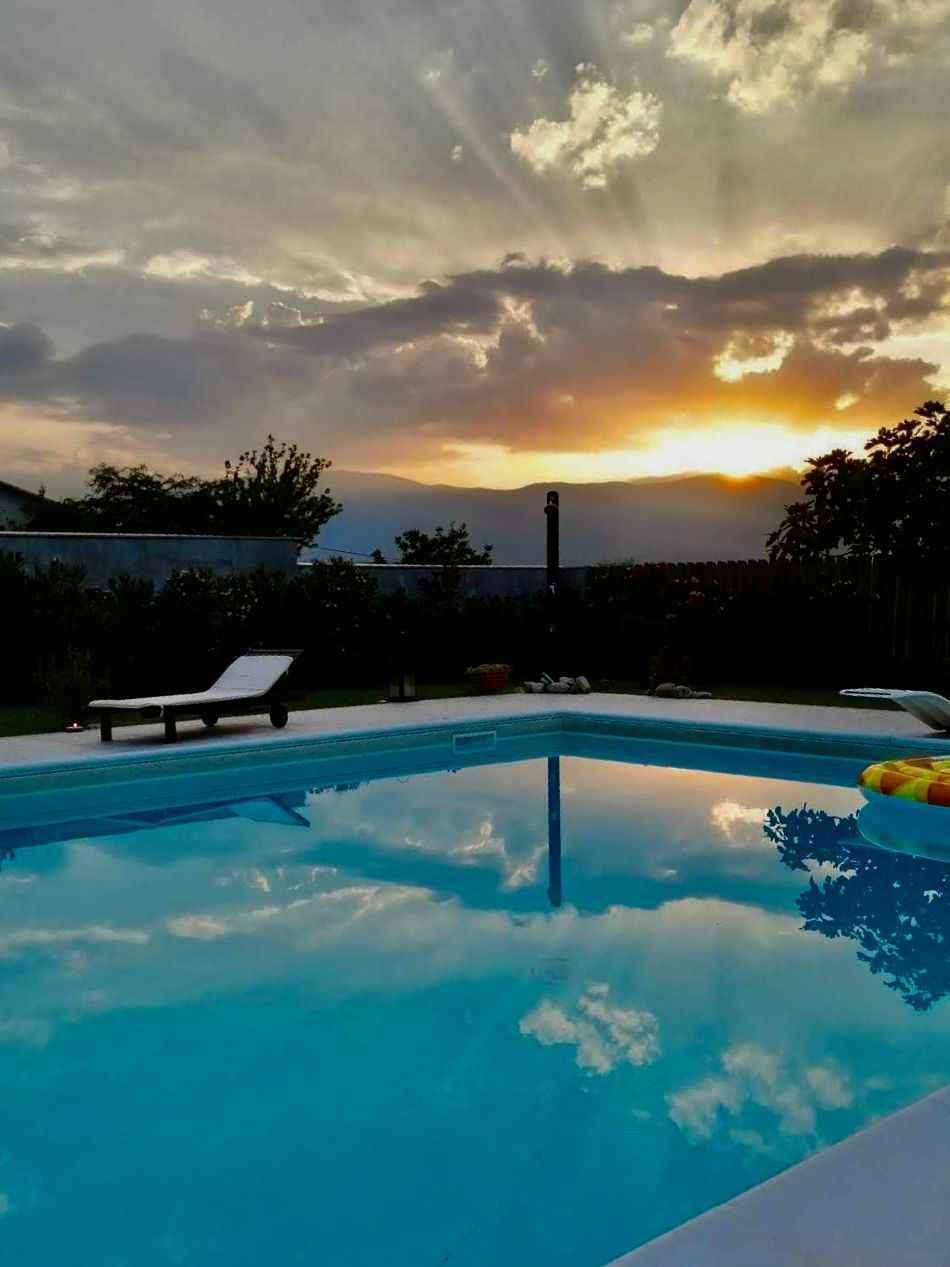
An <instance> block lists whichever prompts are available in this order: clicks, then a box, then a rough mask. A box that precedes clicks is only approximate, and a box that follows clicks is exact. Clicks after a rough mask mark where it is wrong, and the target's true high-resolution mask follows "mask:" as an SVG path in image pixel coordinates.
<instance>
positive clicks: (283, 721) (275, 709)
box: [270, 704, 290, 730]
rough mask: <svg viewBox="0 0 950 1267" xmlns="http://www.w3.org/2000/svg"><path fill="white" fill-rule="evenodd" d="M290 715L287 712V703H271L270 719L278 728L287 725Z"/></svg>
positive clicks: (280, 728) (281, 728)
mask: <svg viewBox="0 0 950 1267" xmlns="http://www.w3.org/2000/svg"><path fill="white" fill-rule="evenodd" d="M289 716H290V714H289V713H288V712H287V705H286V704H271V706H270V721H271V725H272V726H274V727H276V728H277V730H283V729H284V727H285V726H286V725H287V718H288V717H289Z"/></svg>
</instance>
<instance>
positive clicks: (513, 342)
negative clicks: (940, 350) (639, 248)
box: [0, 247, 950, 467]
mask: <svg viewBox="0 0 950 1267" xmlns="http://www.w3.org/2000/svg"><path fill="white" fill-rule="evenodd" d="M948 311H950V253H947V252H944V253H940V252H927V251H922V250H917V249H911V248H897V247H895V248H891V249H889V250H887V251H883V252H880V253H877V254H853V255H837V256H833V255H824V256H821V255H797V256H789V257H784V258H779V259H775V260H771V261H769V262H768V263H765V264H761V265H757V266H754V267H750V268H744V269H738V270H733V271H731V272H726V273H723V274H720V275H718V276H706V277H703V276H700V277H687V276H682V275H679V274H675V273H670V272H665V271H664V270H662V269H659V268H656V267H633V268H623V269H613V268H608V267H606V266H604V265H602V264H597V263H590V262H581V263H577V264H568V263H561V262H558V263H554V262H546V261H539V262H531V261H528V260H525V259H524V258H522V257H518V256H514V257H512V258H510V259H509V260H508V261H506V262H505V263H504V264H502V265H501V266H500V267H498V268H495V269H480V270H473V271H469V272H467V273H462V274H457V275H455V276H451V277H449V278H447V279H446V280H444V281H441V282H436V281H427V282H424V283H422V284H421V285H420V286H419V287H418V288H417V289H416V291H415V293H413V294H412V295H410V296H408V297H403V298H397V299H391V300H388V301H384V302H378V303H367V304H364V305H362V306H360V307H358V308H350V309H346V310H342V311H341V310H335V311H334V310H329V311H326V312H325V313H324V314H323V315H322V316H320V317H317V318H314V316H313V315H312V314H307V313H305V312H304V311H303V309H302V308H300V307H297V306H296V305H292V304H284V303H280V302H278V301H273V302H269V303H263V304H261V305H260V306H258V304H257V303H256V301H245V302H243V303H239V304H236V305H233V306H232V307H231V308H230V310H227V311H226V312H225V315H224V316H222V317H214V316H213V315H211V314H210V313H208V314H205V315H204V316H203V317H202V319H201V322H200V323H199V326H200V328H198V329H197V330H195V331H194V333H193V334H191V335H189V336H183V337H178V338H169V337H160V336H156V335H150V334H145V333H138V334H128V335H125V336H123V337H122V338H118V339H111V340H104V341H101V342H96V343H93V344H91V345H89V346H88V347H84V348H82V349H81V350H79V351H78V352H76V353H75V354H73V355H71V356H66V357H59V356H57V355H56V354H55V349H54V348H53V345H52V342H51V340H50V339H49V337H48V336H47V334H46V333H45V332H44V330H43V329H42V328H41V327H39V326H38V325H36V324H35V323H29V322H20V323H9V324H6V325H3V326H0V402H3V401H6V402H8V403H18V404H19V405H20V406H21V407H22V408H24V409H25V408H27V407H29V408H31V409H33V410H34V412H38V413H43V414H44V415H45V416H46V417H47V418H49V419H53V418H55V419H57V420H59V421H60V422H62V423H67V422H68V423H73V424H75V423H79V422H82V423H95V424H97V425H104V426H109V427H114V428H121V429H122V430H123V432H124V434H125V435H134V434H135V433H138V434H139V435H140V437H141V438H140V441H139V442H140V443H141V444H142V446H143V449H145V448H149V449H154V448H155V447H156V442H157V438H158V436H159V434H162V435H165V436H166V437H167V441H166V440H162V441H161V444H162V446H164V445H166V443H167V444H168V445H169V446H170V447H171V448H172V449H173V451H174V452H176V454H179V455H180V456H179V458H178V459H177V460H178V461H179V462H181V461H184V460H186V459H188V458H189V455H191V457H190V460H191V461H196V460H201V461H208V462H211V461H214V462H220V458H221V453H222V451H231V450H232V449H233V448H235V447H236V445H237V444H239V443H241V442H243V441H244V440H248V441H252V440H254V439H256V438H259V435H260V430H261V423H260V419H261V417H266V418H267V419H268V425H269V427H271V428H273V429H275V430H277V431H279V432H280V433H281V434H284V435H287V436H288V438H297V439H300V440H303V441H305V442H306V443H307V445H308V447H312V448H318V449H319V450H320V451H323V452H326V453H328V454H329V455H330V456H332V457H334V458H335V459H336V461H337V463H338V464H341V463H343V462H350V463H356V464H358V465H359V464H365V463H366V462H367V461H371V462H372V464H373V465H377V466H378V465H380V464H382V463H384V462H386V463H389V464H397V463H398V464H399V465H401V466H403V467H405V463H406V462H407V461H408V460H410V459H411V456H412V454H413V453H415V454H416V456H417V457H418V452H419V450H418V445H419V444H420V443H421V442H422V441H423V440H424V444H425V449H426V457H427V459H428V460H430V461H434V460H436V459H441V458H443V457H445V456H446V455H448V454H450V453H452V452H453V451H457V450H459V449H460V447H461V448H462V449H464V447H465V446H468V450H469V451H472V452H476V451H478V449H479V446H481V447H482V448H484V447H485V446H490V445H496V446H502V448H503V449H504V450H506V451H513V452H518V453H533V452H539V451H551V450H554V451H559V452H564V453H569V452H576V453H585V452H596V451H598V450H604V449H606V450H608V451H623V450H628V449H631V448H637V447H638V446H647V447H649V446H655V445H656V444H658V443H660V440H661V439H662V442H663V443H664V444H667V445H669V446H672V449H671V452H672V450H673V449H676V448H677V445H679V447H680V448H683V447H684V446H685V449H684V452H685V453H686V460H688V451H689V447H690V443H691V441H690V440H689V436H690V434H691V432H693V431H695V429H696V428H699V427H702V426H708V425H719V426H720V427H726V426H728V427H730V428H733V429H735V428H739V429H740V430H741V429H742V428H745V429H748V430H749V431H750V433H752V432H754V431H755V429H756V428H758V429H759V430H760V431H761V433H762V435H763V437H764V436H765V435H766V434H767V432H768V429H769V428H772V429H773V430H774V429H775V428H784V429H785V431H788V432H789V433H790V435H788V436H785V439H786V440H789V439H791V440H794V434H795V433H801V434H803V435H804V434H806V433H807V434H808V435H810V436H812V437H814V443H816V444H817V443H821V444H824V443H825V442H826V440H828V439H831V440H833V439H834V433H833V428H834V426H836V425H837V426H838V427H839V429H840V427H841V426H842V424H843V423H844V422H845V419H844V418H843V417H842V414H841V410H840V409H839V408H837V407H836V405H837V402H840V401H841V400H842V399H843V398H846V399H851V398H852V397H853V398H854V399H853V401H852V403H851V404H850V405H849V406H848V409H847V414H846V419H847V423H846V428H847V432H848V435H849V437H854V442H855V443H857V442H858V441H859V440H860V437H861V435H862V434H870V433H871V432H873V431H875V430H876V429H877V428H878V427H879V426H880V425H882V424H883V423H886V422H892V421H896V420H897V419H898V418H900V417H902V416H905V415H906V414H907V412H908V411H909V410H910V409H911V408H913V406H914V405H915V404H916V403H919V401H920V400H923V399H925V398H927V397H928V396H932V395H933V394H934V390H935V383H934V380H935V378H936V376H937V374H938V370H937V367H936V365H935V364H932V363H929V362H927V361H925V360H922V359H920V358H919V357H914V356H897V355H889V354H888V349H889V347H890V346H891V345H892V344H893V341H894V340H895V339H897V338H900V339H906V338H907V337H909V335H910V334H911V333H912V332H913V331H915V330H919V329H931V328H934V327H936V326H939V325H940V323H941V322H944V321H945V319H946V315H947V313H948ZM579 418H582V419H583V422H584V425H583V426H579V425H578V419H579ZM839 420H840V421H839ZM49 425H52V424H51V423H50V424H49ZM829 428H831V429H832V430H831V431H830V432H829V434H828V436H826V435H825V432H826V431H827V430H828V429H829ZM737 434H738V433H737ZM783 435H784V432H783ZM663 437H665V438H663ZM114 438H115V440H116V441H117V442H122V443H124V440H122V437H121V436H119V435H118V434H117V433H116V434H115V436H114ZM681 441H682V443H681ZM849 442H850V441H849ZM783 443H784V441H783Z"/></svg>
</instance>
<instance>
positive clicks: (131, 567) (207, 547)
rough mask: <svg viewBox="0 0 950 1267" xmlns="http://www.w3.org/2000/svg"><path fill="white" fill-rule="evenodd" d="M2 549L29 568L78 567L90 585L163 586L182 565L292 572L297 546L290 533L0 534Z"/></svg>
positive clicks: (217, 571) (226, 571) (225, 572)
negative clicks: (117, 581) (125, 580)
mask: <svg viewBox="0 0 950 1267" xmlns="http://www.w3.org/2000/svg"><path fill="white" fill-rule="evenodd" d="M0 550H9V551H11V552H13V553H16V554H19V555H20V557H21V558H22V559H23V561H24V562H25V563H26V564H27V566H28V567H30V568H38V567H39V568H45V567H48V566H49V565H50V564H51V563H54V562H57V563H65V564H68V565H71V566H79V567H81V568H82V569H83V571H84V572H85V578H86V582H87V584H89V585H107V584H108V582H109V581H111V580H112V579H113V577H118V576H134V577H137V578H139V579H141V580H147V581H156V582H158V583H159V584H161V583H162V582H163V581H166V580H167V579H168V577H169V576H171V574H172V573H173V572H176V571H179V570H181V569H185V568H187V569H191V570H195V569H204V570H207V571H209V572H212V573H213V574H214V575H215V576H239V575H241V574H242V573H245V572H253V571H254V570H255V569H256V568H268V569H269V570H271V571H274V572H291V571H293V569H294V568H295V566H296V562H297V544H296V542H294V541H291V540H290V539H289V538H287V537H189V536H178V535H172V534H169V535H167V536H164V535H163V536H157V535H144V534H143V535H139V534H134V535H133V534H125V533H86V532H0Z"/></svg>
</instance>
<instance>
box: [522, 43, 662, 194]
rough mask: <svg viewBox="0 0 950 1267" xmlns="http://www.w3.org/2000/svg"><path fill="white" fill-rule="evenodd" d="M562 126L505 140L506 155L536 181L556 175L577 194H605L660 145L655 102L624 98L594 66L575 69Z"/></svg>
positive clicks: (541, 126) (551, 124)
mask: <svg viewBox="0 0 950 1267" xmlns="http://www.w3.org/2000/svg"><path fill="white" fill-rule="evenodd" d="M577 73H578V78H577V80H576V82H575V84H574V87H573V88H572V89H571V92H570V94H569V96H568V99H567V109H568V115H569V117H568V118H567V119H565V120H555V119H535V120H534V122H533V123H530V124H529V125H528V126H527V127H526V128H522V129H519V128H516V129H515V130H514V131H513V132H512V133H511V136H510V144H511V152H512V153H513V154H514V155H515V156H516V157H517V158H519V159H521V160H522V161H523V162H525V163H527V164H528V166H529V167H531V168H532V169H533V170H534V171H535V172H537V173H538V174H539V175H544V174H546V173H548V172H552V171H554V172H561V173H564V174H568V175H570V176H572V177H574V178H575V179H576V180H578V181H579V182H580V185H581V187H582V188H583V189H605V188H606V187H607V185H608V184H609V182H610V179H611V177H612V176H613V175H614V174H615V173H616V172H617V171H618V170H619V169H620V168H622V167H623V166H625V165H626V164H627V163H629V162H630V161H631V160H633V159H636V158H642V157H643V156H645V155H647V154H652V153H653V151H654V150H655V149H656V147H657V145H658V144H659V139H660V113H661V106H660V102H659V101H658V100H657V99H656V97H654V96H653V95H652V94H651V93H649V92H642V91H641V90H640V89H635V90H634V91H633V92H631V93H629V94H626V95H625V94H624V93H622V92H621V91H620V89H619V88H618V87H617V86H616V85H615V84H612V83H610V82H609V81H608V80H607V79H605V78H603V77H602V76H600V75H599V72H598V71H597V68H596V67H594V66H587V65H581V66H578V68H577Z"/></svg>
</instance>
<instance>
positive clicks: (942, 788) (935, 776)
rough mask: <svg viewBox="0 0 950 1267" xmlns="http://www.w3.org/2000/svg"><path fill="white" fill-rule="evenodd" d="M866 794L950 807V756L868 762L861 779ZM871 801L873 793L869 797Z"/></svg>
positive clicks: (861, 785) (860, 783)
mask: <svg viewBox="0 0 950 1267" xmlns="http://www.w3.org/2000/svg"><path fill="white" fill-rule="evenodd" d="M858 786H859V787H860V788H861V790H862V791H863V792H864V793H865V794H868V793H871V794H873V793H877V794H878V795H880V796H888V797H894V798H895V799H897V800H901V801H916V802H918V803H919V804H922V805H940V806H945V807H947V808H948V809H950V757H903V758H901V759H899V760H897V761H878V762H877V763H876V764H875V765H869V766H868V768H867V769H866V770H865V771H864V772H863V773H862V775H861V777H860V779H859V780H858ZM868 799H869V800H870V799H871V798H870V796H869V797H868Z"/></svg>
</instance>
